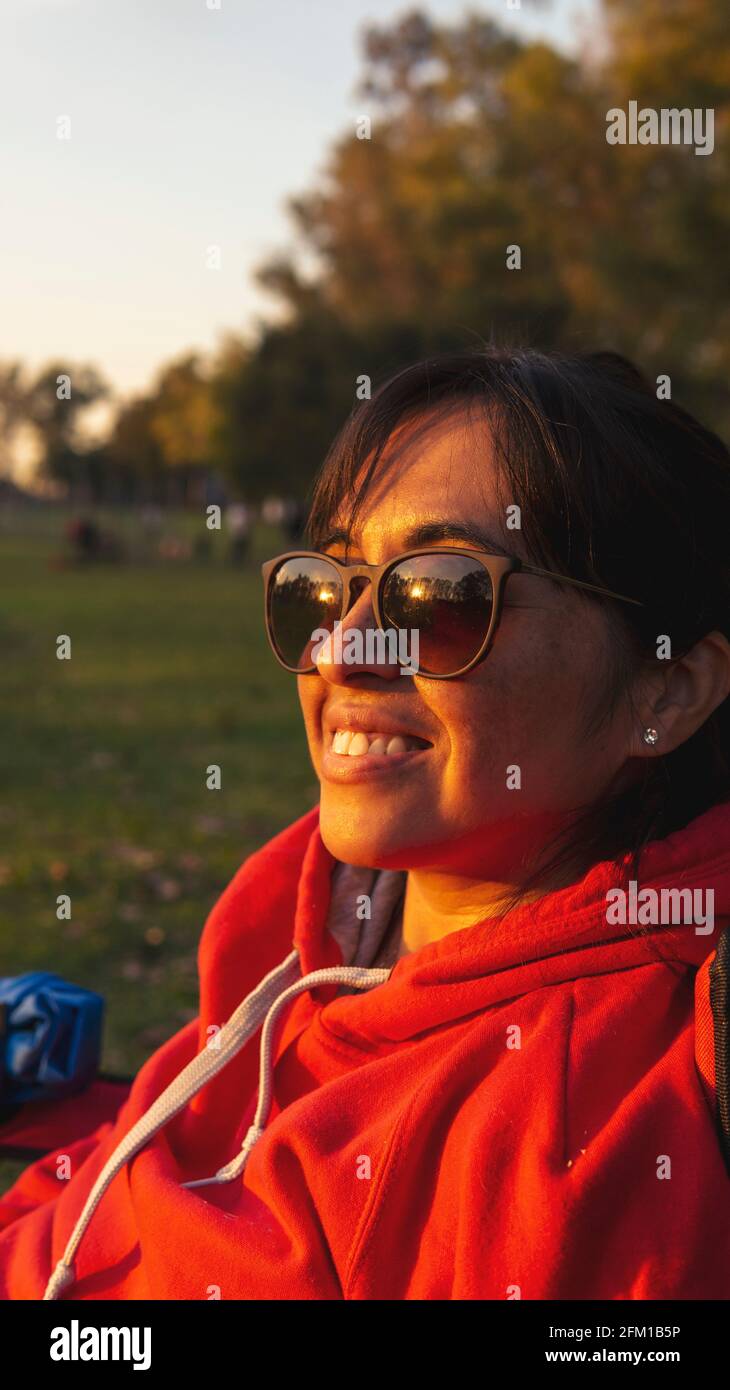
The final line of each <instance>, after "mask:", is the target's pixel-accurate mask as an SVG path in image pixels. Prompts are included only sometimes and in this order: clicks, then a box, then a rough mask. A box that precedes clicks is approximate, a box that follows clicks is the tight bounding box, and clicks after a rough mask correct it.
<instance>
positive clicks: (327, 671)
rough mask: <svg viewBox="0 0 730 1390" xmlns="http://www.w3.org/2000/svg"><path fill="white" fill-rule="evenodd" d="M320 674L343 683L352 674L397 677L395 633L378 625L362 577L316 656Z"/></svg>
mask: <svg viewBox="0 0 730 1390" xmlns="http://www.w3.org/2000/svg"><path fill="white" fill-rule="evenodd" d="M315 664H316V667H317V671H318V673H319V675H320V676H323V677H324V679H325V680H326V681H330V683H331V684H333V685H344V684H345V682H346V681H347V680H348V678H350V677H352V676H353V675H369V676H380V677H381V678H382V679H383V680H398V678H399V676H400V672H401V669H402V668H401V665H400V663H399V661H398V658H397V633H395V632H394V631H393V630H392V629H391V630H390V635H388V634H387V633H384V632H383V631H382V629H380V628H378V625H377V623H376V621H375V614H374V612H373V604H372V587H371V585H370V583H369V582H368V581H367V580H364V581H362V587H361V592H360V593H358V594H357V597H356V599H355V601H354V603H353V604H352V607H351V608H350V609H349V610H348V612H347V613H346V614H345V617H344V618H343V619H342V622H341V623H338V624H336V626H335V629H334V631H333V632H332V633H331V634H330V636H329V637H328V638H327V639H326V641H324V642H323V643H322V645H321V647H320V649H319V652H318V654H317V656H316V657H315Z"/></svg>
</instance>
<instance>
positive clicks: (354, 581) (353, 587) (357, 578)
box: [345, 565, 375, 614]
mask: <svg viewBox="0 0 730 1390" xmlns="http://www.w3.org/2000/svg"><path fill="white" fill-rule="evenodd" d="M368 584H369V585H370V590H371V595H373V596H374V591H375V584H374V582H373V573H372V567H371V566H370V565H352V566H350V568H349V569H348V571H347V573H346V575H345V590H346V598H347V601H346V604H345V613H346V614H347V613H349V612H350V611H351V610H352V609H353V608H354V607H355V605H356V604H357V602H358V601H359V599H360V598H361V597H362V595H363V594H364V592H365V589H366V588H367V586H368ZM371 602H373V598H372V597H371Z"/></svg>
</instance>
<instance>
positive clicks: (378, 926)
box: [327, 863, 406, 994]
mask: <svg viewBox="0 0 730 1390" xmlns="http://www.w3.org/2000/svg"><path fill="white" fill-rule="evenodd" d="M405 886H406V871H405V870H404V869H368V868H361V867H359V866H357V865H354V864H342V863H339V864H336V865H335V867H334V869H333V872H332V890H331V897H330V906H329V912H328V915H327V930H328V931H330V932H331V933H332V935H333V936H334V938H335V940H336V942H337V943H338V945H339V947H340V950H341V951H342V957H343V962H344V964H345V965H362V966H366V967H384V968H387V967H389V966H391V965H394V964H395V962H396V960H397V958H398V951H399V948H400V942H401V927H402V919H403V895H404V893H405ZM365 897H366V898H368V899H369V904H368V902H367V901H365V902H363V898H365ZM368 910H369V916H368V915H367V913H368ZM338 992H339V993H341V994H347V993H352V991H351V990H348V988H347V986H342V988H341V989H340V990H339V991H338Z"/></svg>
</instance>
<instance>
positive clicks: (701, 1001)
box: [695, 927, 730, 1174]
mask: <svg viewBox="0 0 730 1390" xmlns="http://www.w3.org/2000/svg"><path fill="white" fill-rule="evenodd" d="M695 1062H696V1065H697V1070H698V1072H699V1075H700V1079H701V1081H702V1086H703V1089H704V1092H705V1096H706V1099H707V1102H708V1104H709V1106H710V1109H711V1111H712V1114H713V1116H714V1119H715V1124H716V1127H717V1133H718V1140H719V1143H720V1148H721V1150H722V1155H723V1158H724V1160H725V1166H726V1168H727V1171H728V1174H730V928H728V927H726V928H725V930H724V931H723V932H721V934H720V940H719V942H718V944H717V949H716V950H715V951H713V952H712V954H711V955H710V956H708V957H707V960H705V961H703V963H702V965H701V966H700V968H699V970H698V971H697V976H696V979H695Z"/></svg>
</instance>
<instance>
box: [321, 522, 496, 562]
mask: <svg viewBox="0 0 730 1390" xmlns="http://www.w3.org/2000/svg"><path fill="white" fill-rule="evenodd" d="M438 541H464V542H465V544H466V545H471V546H476V547H477V549H479V550H492V551H496V552H497V554H499V555H507V554H509V551H507V550H506V549H505V546H504V544H503V542H502V541H498V540H497V539H496V537H495V536H493V535H491V534H490V533H489V532H488V531H485V530H484V529H483V528H482V527H481V526H477V525H475V524H473V523H467V522H461V521H429V522H423V523H422V524H421V525H420V526H416V527H414V528H413V530H411V531H407V532H406V533H405V535H404V536H403V538H402V541H401V544H402V546H403V549H404V550H416V549H417V548H418V546H419V545H433V544H434V543H436V542H438ZM352 544H353V540H352V537H351V536H350V534H349V532H348V531H346V530H336V531H330V532H329V533H328V534H327V535H326V536H325V537H324V538H323V540H322V541H321V542H320V547H319V548H320V550H328V549H329V547H330V546H332V545H346V546H348V547H349V546H351V545H352Z"/></svg>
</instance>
